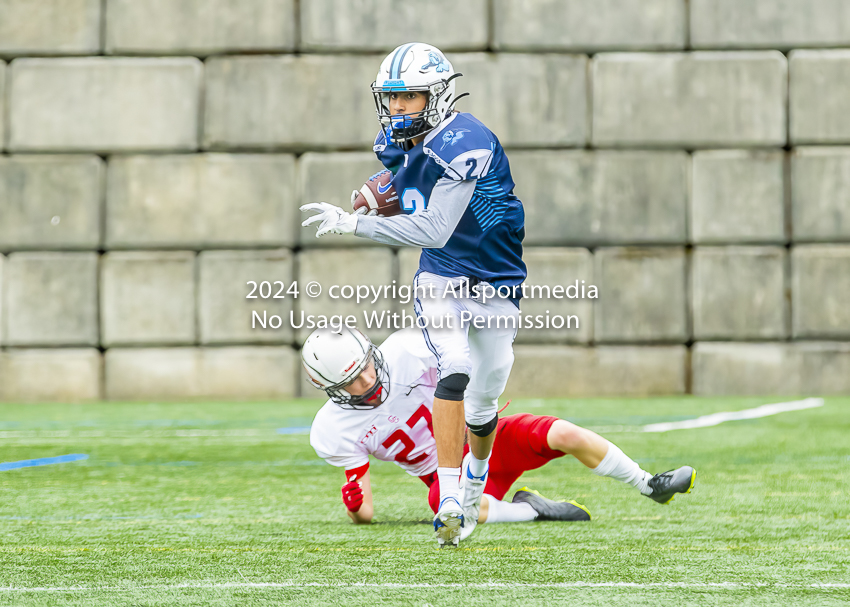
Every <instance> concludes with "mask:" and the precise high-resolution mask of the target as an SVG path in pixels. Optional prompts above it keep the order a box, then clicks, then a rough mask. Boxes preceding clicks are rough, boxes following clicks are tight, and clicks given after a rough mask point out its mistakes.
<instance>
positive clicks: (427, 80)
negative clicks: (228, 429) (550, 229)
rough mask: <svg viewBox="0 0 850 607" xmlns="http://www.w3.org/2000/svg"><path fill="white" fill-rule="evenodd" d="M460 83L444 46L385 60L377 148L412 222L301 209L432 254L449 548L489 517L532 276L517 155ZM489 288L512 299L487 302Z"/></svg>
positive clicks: (428, 330) (343, 230)
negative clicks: (467, 109)
mask: <svg viewBox="0 0 850 607" xmlns="http://www.w3.org/2000/svg"><path fill="white" fill-rule="evenodd" d="M460 75H461V74H460V73H457V72H455V71H454V68H453V67H452V65H451V63H450V62H449V61H448V60H447V59H446V58H445V56H444V55H443V53H442V52H440V50H439V49H437V48H436V47H434V46H432V45H429V44H422V43H409V44H403V45H401V46H399V47H398V48H397V49H395V50H394V51H393V52H392V53H390V54H389V55H388V56H387V57H386V58H385V59H384V61H383V63H382V64H381V67H380V69H379V71H378V76H377V77H376V79H375V82H374V83H373V84H372V93H373V95H374V98H375V105H376V110H377V115H378V120H379V121H380V123H381V131H380V132H379V133H378V136H377V137H376V139H375V143H374V146H373V149H374V151H375V154H376V155H377V156H378V159H379V160H380V161H381V162H382V163H383V164H384V166H386V167H387V168H388V169H389V170H390V171H392V173H393V179H392V184H393V186H394V188H395V190H396V192H397V193H398V196H399V202H400V206H401V208H402V211H403V214H401V215H397V216H394V217H377V216H367V215H357V214H353V213H348V212H346V211H344V210H343V209H341V208H339V207H336V206H334V205H331V204H328V203H325V202H319V203H311V204H306V205H304V206H302V207H301V210H302V211H315V212H316V213H317V214H316V215H313V216H312V217H309V218H308V219H306V220H305V221H304V222H303V225H305V226H306V225H311V224H314V223H318V224H319V226H318V231H317V233H316V236H317V237H319V236H322V235H324V234H328V233H335V234H354V235H355V236H359V237H361V238H369V239H371V240H374V241H376V242H381V243H385V244H390V245H402V246H415V247H422V254H421V257H420V261H419V271H418V272H417V274H416V276H415V277H414V289H415V293H416V295H417V297H416V299H415V303H414V310H415V312H416V314H417V316H418V317H419V318H420V325H426V326H425V328H423V333H424V335H425V340H426V342H427V344H428V347H429V348H430V349H431V351H432V352H433V353H434V354H435V355H436V357H437V360H438V369H439V379H438V383H437V387H436V391H435V397H434V407H433V425H434V434H435V439H436V443H437V459H438V469H437V475H438V477H439V481H440V500H439V509H438V512H437V514H436V516H435V517H434V531H435V535H436V537H437V541H438V543H439V544H440V545H441V546H445V545H457V543H458V541H459V539H460V535H461V528H462V527H463V528H464V529H463V531H464V533H463V535H464V537H466V536H468V535H469V533H470V532H471V531H472V529H473V528H474V527H475V525H476V524H477V521H478V515H479V509H480V504H481V496H482V494H483V492H484V486H485V484H486V482H487V473H488V469H489V466H488V460H489V457H490V452H491V449H492V445H493V440H494V438H495V430H496V427H497V422H498V413H497V412H498V399H499V396H500V395H501V394H502V391H503V390H504V388H505V385H506V383H507V380H508V376H509V374H510V370H511V366H512V365H513V360H514V355H513V340H514V337H515V336H516V326H517V324H516V322H517V318H518V315H519V298H520V296H521V289H520V285H521V284H522V282H523V281H524V280H525V277H526V268H525V264H524V263H523V261H522V239H523V237H524V235H525V228H524V212H523V208H522V203H521V202H520V200H519V199H518V198H517V197H516V196H515V195H514V192H513V190H514V182H513V179H512V178H511V171H510V166H509V164H508V159H507V156H506V155H505V152H504V150H503V149H502V146H501V144H500V143H499V140H498V138H497V137H496V135H494V134H493V132H492V131H490V129H488V128H487V127H486V126H484V124H482V123H481V122H480V121H479V120H477V119H476V118H475V117H474V116H472V115H471V114H468V113H464V112H458V111H455V110H454V105H455V103H456V102H457V100H458V99H459V98H460V97H462V96H463V95H457V93H456V92H455V80H456V79H457V77H458V76H460ZM488 288H491V289H494V290H498V292H499V294H500V295H501V296H498V297H495V298H491V299H485V298H482V297H481V296H480V294H481V293H482V292H485V289H488ZM464 317H465V318H466V319H467V322H463V318H464ZM470 318H473V319H481V324H482V325H483V327H484V328H478V327H477V326H475V325H473V324H471V323H470V322H469V321H468V319H470ZM464 418H465V421H466V426H467V427H468V428H469V433H470V437H469V443H470V453H469V454H468V455H467V456H466V457H465V458H464V457H463V436H464Z"/></svg>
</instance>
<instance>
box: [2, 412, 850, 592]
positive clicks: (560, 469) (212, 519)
mask: <svg viewBox="0 0 850 607" xmlns="http://www.w3.org/2000/svg"><path fill="white" fill-rule="evenodd" d="M782 400H788V399H781V398H778V399H777V398H723V399H708V398H694V397H686V398H658V399H620V400H612V399H608V400H601V399H589V400H545V401H542V400H515V401H514V402H513V403H512V404H511V407H510V409H509V411H508V413H516V412H519V411H529V412H532V413H537V414H549V415H558V416H560V417H564V418H567V419H571V420H572V421H575V422H576V423H578V424H581V425H583V426H586V427H591V428H594V429H597V431H601V433H603V435H604V436H606V437H607V438H609V439H610V440H612V441H613V442H614V443H616V444H617V445H619V446H620V447H621V448H622V449H623V450H624V451H625V452H626V453H627V454H629V455H630V456H632V457H633V458H635V459H636V460H638V461H639V462H640V463H641V465H642V466H643V467H644V468H645V469H647V470H650V471H652V472H662V471H664V470H667V469H669V468H673V467H676V466H679V465H682V464H690V465H693V466H694V467H696V468H697V471H698V476H697V482H696V486H695V488H694V491H693V493H691V494H690V495H684V496H679V497H677V498H676V499H675V500H674V501H673V503H672V504H670V505H669V506H660V505H658V504H656V503H655V502H653V501H651V500H649V499H646V498H643V497H641V496H640V495H638V494H637V492H636V491H635V490H633V489H632V488H630V487H628V486H625V485H623V484H621V483H617V482H616V481H613V480H611V479H602V478H598V477H596V476H595V475H593V474H591V473H590V472H589V471H588V470H587V469H585V468H584V467H583V466H582V465H581V464H579V463H578V462H577V461H575V460H574V459H572V458H564V459H561V460H558V461H555V462H552V463H550V464H549V465H547V466H545V467H544V468H541V469H539V470H535V471H532V472H529V473H527V474H526V475H525V476H523V477H522V478H521V479H520V480H519V481H518V484H517V485H516V486H515V487H514V489H516V488H519V487H521V486H522V485H524V484H527V485H529V486H531V487H533V488H535V489H538V490H539V491H540V492H541V493H543V494H544V495H546V496H548V497H552V498H556V499H577V500H578V501H579V502H581V503H583V504H585V505H587V507H588V508H589V509H590V511H591V512H592V514H593V520H592V521H591V522H590V523H573V524H565V523H525V524H512V525H501V524H497V525H483V526H481V527H479V529H478V530H476V532H475V534H474V535H473V536H472V537H471V538H470V539H469V540H468V541H467V542H465V545H462V547H461V548H460V549H458V550H437V548H436V542H435V540H434V539H433V536H432V533H431V532H430V527H429V526H428V525H427V524H424V522H425V521H429V520H430V518H431V513H430V510H429V509H428V506H427V503H426V488H425V486H424V485H423V484H422V483H421V481H419V480H418V479H415V478H413V477H409V476H408V475H406V474H405V473H404V472H402V471H401V470H400V469H398V468H397V467H396V466H394V465H393V464H388V463H383V462H376V461H374V460H373V462H372V483H373V490H374V498H375V504H376V520H377V524H375V525H371V526H368V527H364V526H354V525H352V524H350V523H349V522H348V518H347V517H346V516H345V514H344V509H343V506H342V504H341V501H340V499H339V487H340V486H341V484H342V481H343V477H342V474H341V472H340V471H339V470H337V469H334V468H332V467H330V466H328V465H326V464H325V463H324V462H322V461H321V460H319V459H317V457H316V455H315V453H314V452H313V451H312V449H311V448H310V446H309V442H308V437H307V436H306V435H303V434H280V433H278V431H277V430H278V429H279V428H293V427H295V428H297V427H303V426H308V425H309V423H310V420H311V419H312V415H313V414H314V412H315V411H316V409H317V408H318V405H319V401H310V400H300V401H291V402H285V403H250V404H246V403H239V404H226V403H189V404H138V403H133V404H124V403H106V404H92V405H21V406H17V405H8V404H6V405H2V409H0V410H2V414H0V462H10V461H16V460H25V459H34V458H41V457H52V456H57V455H63V454H70V453H85V454H88V455H89V459H88V460H86V461H80V462H74V463H66V464H58V465H51V466H42V467H32V468H24V469H18V470H10V471H4V472H0V537H2V541H0V562H2V567H0V604H2V605H7V604H8V605H62V604H73V605H106V604H108V605H232V604H235V603H239V604H278V603H287V602H293V603H294V602H298V603H299V604H305V605H339V604H344V605H346V606H354V605H384V604H386V605H398V604H411V605H426V604H430V605H437V604H464V605H487V606H492V605H496V604H523V605H545V604H554V603H565V602H567V601H569V602H571V603H576V604H585V605H594V604H598V605H621V604H622V605H625V604H628V605H630V606H639V605H681V604H687V603H695V602H699V603H701V604H722V605H773V604H775V605H788V604H791V603H793V604H795V605H843V604H847V601H848V600H850V587H848V584H850V508H848V503H850V500H848V487H850V439H848V436H850V399H848V398H828V399H826V405H825V406H824V407H821V408H818V409H810V410H804V411H796V412H789V413H782V414H779V415H776V416H773V417H766V418H760V419H753V420H746V421H734V422H727V423H724V424H721V425H719V426H716V427H710V428H702V429H694V430H676V431H672V432H667V433H662V434H646V433H642V432H639V431H635V430H638V429H639V427H640V426H641V425H643V424H649V423H655V422H661V421H673V420H679V419H687V418H691V417H696V416H699V415H705V414H708V413H713V412H718V411H735V410H740V409H746V408H751V407H756V406H759V405H762V404H765V403H770V402H780V401H782ZM512 494H513V491H511V492H510V493H509V494H508V499H509V498H510V496H511V495H512ZM578 583H585V584H587V585H586V586H582V585H579V584H578ZM356 584H365V585H361V586H358V585H356ZM488 584H490V585H488ZM622 584H634V585H633V586H624V585H622ZM723 584H725V585H723ZM828 584H836V585H838V586H827V585H828Z"/></svg>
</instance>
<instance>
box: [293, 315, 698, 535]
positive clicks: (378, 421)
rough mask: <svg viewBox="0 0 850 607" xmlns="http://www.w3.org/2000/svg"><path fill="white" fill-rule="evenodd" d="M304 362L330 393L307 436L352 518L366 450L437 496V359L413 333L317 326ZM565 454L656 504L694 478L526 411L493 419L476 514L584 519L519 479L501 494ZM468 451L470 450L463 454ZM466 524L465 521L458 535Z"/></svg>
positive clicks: (580, 509) (365, 484) (365, 510)
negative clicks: (379, 340)
mask: <svg viewBox="0 0 850 607" xmlns="http://www.w3.org/2000/svg"><path fill="white" fill-rule="evenodd" d="M301 357H302V363H303V365H304V369H305V370H306V372H307V374H308V377H309V378H310V381H311V382H312V383H313V385H314V386H316V387H317V388H319V389H322V390H324V391H325V392H326V393H327V395H328V396H329V397H330V400H328V402H326V403H325V405H324V406H323V407H322V408H321V409H320V410H319V412H318V413H317V414H316V418H315V419H314V420H313V425H312V428H311V430H310V444H311V445H312V446H313V448H314V449H315V450H316V453H317V454H318V455H319V457H321V458H323V459H324V460H325V461H326V462H328V463H329V464H331V465H333V466H337V467H340V468H343V469H344V471H345V479H346V482H345V483H344V484H343V486H342V500H343V503H344V505H345V507H346V509H347V512H348V515H349V517H351V519H352V520H353V521H354V522H355V523H369V522H371V521H372V518H373V516H374V504H373V502H372V489H371V482H370V475H369V456H370V455H372V456H374V457H376V458H378V459H380V460H383V461H392V462H395V463H396V464H397V465H398V466H400V467H401V468H402V469H404V470H405V471H406V472H407V473H408V474H410V475H411V476H417V477H419V478H420V479H422V481H423V482H424V483H425V484H426V485H428V487H429V504H430V506H431V508H432V510H434V511H435V512H436V511H437V509H438V505H439V485H438V483H439V479H438V478H437V475H436V470H437V453H436V443H435V441H434V436H433V432H432V422H431V403H432V401H433V396H434V390H435V389H436V386H437V358H436V357H435V356H434V354H433V353H432V352H431V351H430V350H429V349H428V348H427V346H426V344H425V340H424V338H423V335H422V334H421V332H419V331H416V330H412V329H411V330H402V331H397V332H396V333H393V334H392V335H391V336H390V337H389V338H387V340H386V341H385V342H384V343H383V344H381V347H380V348H377V347H376V346H375V345H374V344H372V343H371V342H370V341H369V339H368V338H367V337H366V336H364V335H363V334H362V333H360V332H359V331H357V330H356V329H349V328H347V327H344V326H343V327H341V328H340V330H339V331H334V330H331V329H318V330H316V331H314V332H313V333H312V334H311V335H310V336H309V337H308V338H307V341H306V342H305V343H304V347H303V349H302V351H301ZM564 455H572V456H574V457H575V458H576V459H578V460H579V461H580V462H581V463H583V464H584V465H585V466H587V467H588V468H591V471H592V472H594V473H595V474H597V475H600V476H609V477H611V478H614V479H617V480H620V481H622V482H625V483H628V484H630V485H632V486H633V487H635V488H637V489H638V490H639V491H640V492H641V493H642V494H643V495H646V496H649V497H650V498H652V499H653V500H655V501H657V502H659V503H664V504H666V503H668V502H670V501H671V500H672V499H673V497H674V496H675V495H676V493H687V492H689V491H690V490H691V488H692V487H693V483H694V480H695V478H696V471H695V470H694V469H693V468H691V467H690V466H683V467H681V468H678V469H676V470H671V471H668V472H665V473H663V474H657V475H655V476H652V475H651V474H650V473H648V472H646V471H644V470H642V469H641V468H640V466H639V465H638V464H637V463H636V462H634V461H633V460H631V459H630V458H629V457H627V456H626V455H625V454H624V453H623V452H622V451H621V450H620V449H619V448H617V446H616V445H614V444H613V443H610V442H608V441H607V440H605V439H604V438H602V437H601V436H599V435H598V434H596V433H594V432H592V431H590V430H587V429H585V428H581V427H579V426H576V425H575V424H572V423H570V422H568V421H565V420H561V419H558V418H556V417H551V416H538V415H531V414H528V413H520V414H517V415H509V416H506V417H503V418H501V419H500V420H499V425H498V428H497V430H496V438H495V443H494V447H493V455H492V457H491V460H490V474H489V477H488V480H487V485H486V487H485V490H484V496H483V499H482V502H481V513H480V518H479V522H482V523H495V522H523V521H532V520H561V521H580V520H590V513H589V512H588V511H587V509H586V508H585V507H584V506H582V505H580V504H578V503H576V502H574V501H570V502H555V501H552V500H549V499H546V498H544V497H543V496H541V495H539V494H538V493H537V492H535V491H531V490H528V489H526V488H523V489H521V490H520V491H517V493H516V494H515V495H514V496H513V500H512V501H511V502H506V501H502V498H503V497H504V496H505V494H506V493H507V491H508V489H510V487H511V485H512V484H513V483H514V481H516V480H517V479H518V478H519V477H520V475H521V474H522V473H523V472H525V471H527V470H533V469H535V468H539V467H541V466H543V465H545V464H546V463H547V462H549V461H551V460H553V459H556V458H558V457H563V456H564ZM466 457H467V458H468V457H469V454H468V453H467V454H466ZM471 530H472V528H471V527H470V528H468V529H467V528H463V529H462V533H461V538H464V537H466V536H467V535H468V534H469V532H471Z"/></svg>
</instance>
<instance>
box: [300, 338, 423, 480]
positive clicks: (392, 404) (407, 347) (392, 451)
mask: <svg viewBox="0 0 850 607" xmlns="http://www.w3.org/2000/svg"><path fill="white" fill-rule="evenodd" d="M379 349H380V351H381V354H382V355H383V357H384V362H385V363H386V365H387V369H388V373H389V378H390V379H389V384H390V389H389V395H388V396H387V399H386V400H385V401H384V402H383V403H382V404H381V405H380V406H379V407H377V408H375V409H369V410H352V409H342V408H341V407H339V406H338V405H337V404H335V403H334V402H333V401H331V400H328V402H326V403H325V404H324V406H323V407H322V408H321V409H319V412H318V413H317V414H316V417H315V419H314V420H313V425H312V427H311V428H310V445H311V446H312V447H313V449H315V450H316V454H318V456H319V457H321V458H323V459H324V460H325V461H326V462H328V463H329V464H331V465H332V466H338V467H341V468H345V469H346V470H354V469H357V468H362V467H364V466H368V464H369V456H370V455H373V456H375V457H376V458H378V459H380V460H383V461H385V462H395V463H396V464H398V465H399V466H401V467H402V468H403V469H404V470H405V471H407V473H408V474H410V475H412V476H423V475H426V474H430V473H432V472H434V471H435V470H436V469H437V443H436V442H434V432H433V428H432V425H431V408H432V407H433V403H434V390H435V389H436V387H437V357H436V356H434V354H433V353H432V352H431V351H430V350H429V349H428V346H427V345H426V344H425V339H424V337H423V336H422V331H420V330H419V329H403V330H401V331H397V332H395V333H393V334H392V335H390V336H389V337H388V338H387V340H386V341H385V342H384V343H382V344H381V345H380V346H379Z"/></svg>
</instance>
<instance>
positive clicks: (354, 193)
mask: <svg viewBox="0 0 850 607" xmlns="http://www.w3.org/2000/svg"><path fill="white" fill-rule="evenodd" d="M359 193H360V190H351V208H352V209H353V208H354V201H355V200H357V195H358V194H359ZM354 214H355V215H369V216H370V217H374V216H375V215H377V214H378V211H376V210H375V209H372V210H371V211H369V212H368V213H367V212H366V209H365V208H363V207H360V208H359V209H357V210H356V211H354Z"/></svg>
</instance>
